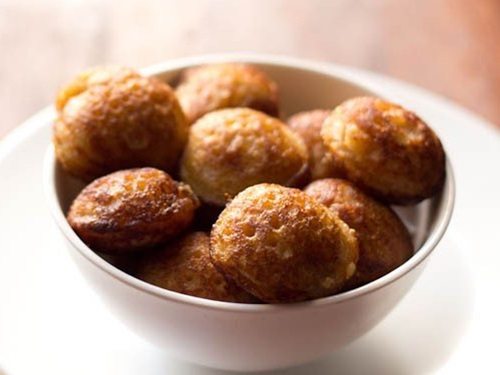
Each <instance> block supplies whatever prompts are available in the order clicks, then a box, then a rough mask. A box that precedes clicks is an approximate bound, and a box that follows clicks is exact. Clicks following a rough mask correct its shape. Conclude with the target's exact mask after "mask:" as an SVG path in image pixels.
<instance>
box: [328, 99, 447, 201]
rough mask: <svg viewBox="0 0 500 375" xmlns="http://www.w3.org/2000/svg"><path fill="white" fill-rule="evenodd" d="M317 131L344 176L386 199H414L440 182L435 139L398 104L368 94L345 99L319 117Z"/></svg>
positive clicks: (441, 161)
mask: <svg viewBox="0 0 500 375" xmlns="http://www.w3.org/2000/svg"><path fill="white" fill-rule="evenodd" d="M321 135H322V137H323V140H324V142H325V144H326V145H327V147H328V148H329V150H330V152H332V153H333V155H334V157H335V158H336V160H339V161H340V163H341V164H342V168H343V169H344V171H345V173H346V177H347V179H349V180H350V181H352V182H354V183H355V184H356V185H357V186H359V187H361V188H362V189H363V190H365V191H367V192H369V193H370V194H371V195H374V196H376V197H377V198H379V199H380V200H383V201H385V202H386V203H394V204H411V203H416V202H419V201H421V200H423V199H425V198H429V197H431V196H432V195H434V194H435V193H436V192H438V191H439V190H440V189H441V187H442V185H443V183H444V178H445V154H444V150H443V147H442V146H441V142H440V141H439V139H438V137H437V136H436V135H435V134H434V132H433V131H432V130H431V129H430V128H429V127H428V126H427V125H426V124H425V123H424V122H423V121H422V120H421V119H420V118H419V117H418V116H417V115H415V114H414V113H413V112H410V111H408V110H406V109H404V108H403V107H401V106H399V105H396V104H392V103H389V102H386V101H384V100H381V99H377V98H370V97H359V98H354V99H350V100H347V101H346V102H344V103H342V104H341V105H339V106H338V107H337V108H335V110H334V111H333V112H332V114H331V115H330V116H329V117H328V118H327V119H326V120H325V122H324V123H323V128H322V131H321Z"/></svg>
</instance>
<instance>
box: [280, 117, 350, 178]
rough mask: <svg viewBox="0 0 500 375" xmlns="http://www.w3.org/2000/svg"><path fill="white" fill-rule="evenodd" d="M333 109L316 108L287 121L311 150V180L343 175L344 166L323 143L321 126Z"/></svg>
mask: <svg viewBox="0 0 500 375" xmlns="http://www.w3.org/2000/svg"><path fill="white" fill-rule="evenodd" d="M331 112H332V111H330V110H326V109H315V110H311V111H304V112H299V113H296V114H295V115H293V116H291V117H290V118H289V119H288V121H287V123H288V126H289V127H290V129H292V130H293V131H294V132H295V133H297V134H298V135H300V136H301V137H302V140H303V141H304V143H305V144H306V146H307V149H308V151H309V171H310V178H311V180H318V179H321V178H327V177H341V176H342V173H343V172H342V171H343V170H342V168H341V167H339V165H338V164H339V163H338V162H336V161H335V159H334V157H333V154H332V153H330V152H329V151H328V149H327V148H326V147H325V145H324V144H323V138H321V127H322V125H323V121H325V119H326V118H327V117H328V116H329V115H330V113H331Z"/></svg>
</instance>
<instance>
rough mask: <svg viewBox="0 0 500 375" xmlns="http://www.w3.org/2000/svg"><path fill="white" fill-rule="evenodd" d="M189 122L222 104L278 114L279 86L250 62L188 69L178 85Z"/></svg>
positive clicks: (220, 106) (180, 98) (178, 94)
mask: <svg viewBox="0 0 500 375" xmlns="http://www.w3.org/2000/svg"><path fill="white" fill-rule="evenodd" d="M176 94H177V97H178V98H179V101H180V103H181V106H182V109H183V110H184V113H185V114H186V117H187V119H188V122H189V123H190V124H192V123H194V122H195V121H196V120H197V119H198V118H200V117H201V116H203V115H204V114H206V113H208V112H211V111H214V110H217V109H222V108H231V107H249V108H253V109H256V110H258V111H261V112H264V113H267V114H268V115H270V116H275V117H277V116H278V113H279V110H278V86H277V85H276V83H274V82H273V81H272V80H271V79H270V78H269V77H267V76H266V75H265V74H264V73H263V72H262V71H260V70H259V69H257V68H256V67H254V66H251V65H247V64H237V63H226V64H213V65H204V66H200V67H195V68H191V69H187V70H186V71H184V73H183V74H182V76H181V83H180V85H179V86H178V87H177V89H176Z"/></svg>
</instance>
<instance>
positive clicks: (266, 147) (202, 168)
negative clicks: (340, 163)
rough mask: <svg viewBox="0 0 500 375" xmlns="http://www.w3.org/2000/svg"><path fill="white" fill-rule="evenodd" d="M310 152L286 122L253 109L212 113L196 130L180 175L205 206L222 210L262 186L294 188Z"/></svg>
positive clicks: (192, 127) (185, 152) (187, 147)
mask: <svg viewBox="0 0 500 375" xmlns="http://www.w3.org/2000/svg"><path fill="white" fill-rule="evenodd" d="M307 158H308V155H307V149H306V147H305V145H304V143H303V141H302V140H301V139H300V137H299V136H297V135H296V134H295V133H293V132H292V131H291V130H290V129H288V127H287V126H286V125H285V124H283V123H282V122H281V121H279V120H278V119H276V118H274V117H270V116H268V115H266V114H264V113H262V112H258V111H255V110H252V109H249V108H232V109H224V110H219V111H215V112H211V113H208V114H206V115H205V116H203V117H202V118H201V119H199V120H198V121H197V122H196V123H195V124H194V125H193V126H191V129H190V133H189V139H188V143H187V145H186V148H185V150H184V155H183V157H182V161H181V176H182V179H183V180H184V181H186V182H187V183H188V184H189V185H190V186H191V187H192V188H193V190H194V192H195V193H196V194H197V195H198V196H199V197H200V198H201V199H202V200H203V201H205V202H207V203H211V204H213V205H219V206H223V205H224V204H225V203H226V201H227V200H228V199H230V198H232V197H234V196H235V195H236V194H238V193H239V192H240V191H241V190H243V189H245V188H246V187H248V186H252V185H255V184H258V183H261V182H273V183H278V184H281V185H288V186H293V185H294V184H296V183H297V181H298V180H300V177H301V176H302V175H303V174H304V173H305V172H306V170H307Z"/></svg>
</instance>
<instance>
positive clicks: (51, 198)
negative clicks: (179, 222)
mask: <svg viewBox="0 0 500 375" xmlns="http://www.w3.org/2000/svg"><path fill="white" fill-rule="evenodd" d="M227 61H231V62H247V63H250V64H265V65H270V66H276V67H287V68H292V69H300V70H307V71H312V72H315V73H319V74H325V75H328V76H331V77H333V78H335V79H337V80H339V81H342V82H344V83H347V84H350V85H354V86H357V87H359V88H360V89H363V90H365V91H369V92H370V91H372V92H374V93H375V94H376V95H378V96H380V97H384V95H381V94H378V93H377V92H376V91H377V90H372V89H371V88H369V87H367V86H365V85H364V84H363V83H361V82H359V81H358V80H355V79H354V80H353V79H351V78H350V77H349V78H348V77H347V76H349V75H348V74H344V73H343V72H342V71H341V70H339V69H337V68H336V67H335V66H334V65H332V64H329V63H318V62H313V61H310V60H303V59H296V58H290V57H283V56H275V55H263V54H253V53H251V54H241V53H239V54H217V55H201V56H196V57H190V58H182V59H174V60H169V61H166V62H163V63H159V64H155V65H152V66H150V67H146V68H144V69H141V70H140V71H141V73H142V74H144V75H148V76H156V75H160V74H162V73H167V72H169V71H172V70H178V69H183V68H187V67H190V66H195V65H200V64H207V63H217V62H227ZM56 167H57V162H56V158H55V152H54V148H53V146H52V144H51V145H49V146H48V149H47V151H46V153H45V157H44V162H43V188H44V193H45V198H46V201H47V204H48V206H49V210H50V212H51V215H52V217H53V219H54V220H55V222H56V224H57V226H58V227H59V229H60V231H61V232H62V234H63V236H64V237H65V238H66V240H67V241H68V242H69V243H70V244H71V245H72V248H75V249H76V250H77V253H78V254H79V255H80V256H82V257H83V258H85V260H87V261H88V262H89V263H90V264H92V265H93V266H94V267H97V268H98V269H100V270H101V271H104V272H105V273H107V274H108V275H109V276H111V277H113V278H114V279H115V280H117V281H118V282H121V283H123V284H126V285H127V286H130V287H132V288H134V289H136V290H139V291H141V292H145V293H147V294H149V295H152V296H154V297H157V298H160V299H163V300H168V301H170V302H174V303H180V304H187V305H191V306H194V307H198V308H207V309H215V310H224V311H231V312H240V313H259V312H267V313H269V312H271V313H272V312H276V313H278V312H283V311H290V310H297V309H305V308H307V309H311V308H316V307H323V306H325V305H331V304H338V303H341V302H345V301H348V300H351V299H355V298H358V297H361V296H363V295H367V294H371V293H373V292H375V291H377V290H378V289H381V288H384V287H386V286H387V285H389V284H392V283H394V282H396V281H397V280H398V279H400V278H402V277H403V276H405V275H406V274H408V273H409V272H410V271H412V270H413V269H415V268H416V267H417V266H418V265H420V264H421V263H422V262H423V261H424V260H425V259H427V257H428V256H429V255H430V254H431V253H432V252H433V250H434V249H435V247H436V246H437V244H438V243H439V241H440V240H441V238H442V237H443V235H444V233H445V231H446V229H447V227H448V224H449V222H450V220H451V216H452V212H453V207H454V201H455V178H454V174H453V169H452V166H451V163H450V160H449V159H448V157H447V158H446V179H445V183H444V186H443V189H442V192H441V199H442V202H441V207H442V208H441V209H440V211H439V212H438V213H437V216H436V219H435V221H436V224H435V226H434V228H433V230H432V231H431V232H430V234H429V236H428V237H427V239H426V240H425V242H424V243H423V244H422V245H421V246H420V247H419V248H418V249H416V250H415V253H414V254H413V256H412V257H411V258H410V259H408V260H407V261H406V262H405V263H403V264H402V265H400V266H399V267H397V268H396V269H394V270H392V271H391V272H389V273H387V274H386V275H384V276H382V277H380V278H378V279H376V280H374V281H372V282H370V283H368V284H365V285H363V286H361V287H358V288H355V289H352V290H349V291H346V292H342V293H339V294H335V295H332V296H327V297H323V298H318V299H314V300H310V301H304V302H296V303H284V304H248V303H234V302H224V301H216V300H210V299H206V298H201V297H195V296H190V295H186V294H182V293H178V292H174V291H171V290H167V289H163V288H160V287H158V286H155V285H151V284H148V283H146V282H144V281H142V280H140V279H137V278H135V277H133V276H131V275H129V274H127V273H126V272H124V271H122V270H120V269H118V268H116V267H115V266H113V265H112V264H111V263H108V262H107V261H106V260H104V259H103V258H101V257H100V256H99V255H97V254H96V253H95V252H94V251H93V250H91V249H90V248H89V247H88V246H87V245H85V243H84V242H83V241H82V240H81V239H80V238H79V237H78V236H77V235H76V233H75V232H74V231H73V229H71V227H70V225H69V224H68V222H67V220H66V216H65V214H64V213H63V211H62V207H61V206H60V205H59V202H58V196H57V191H56V184H55V177H56Z"/></svg>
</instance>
